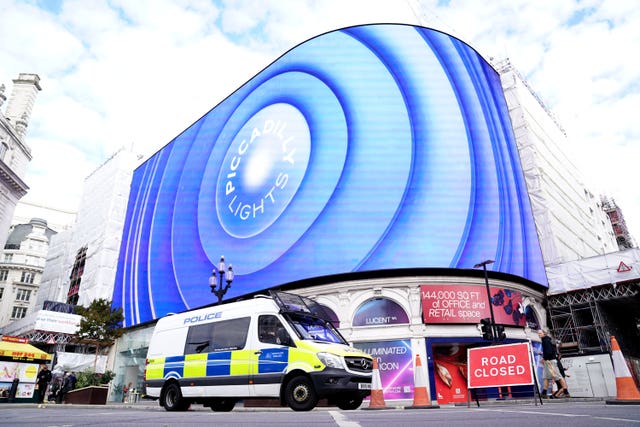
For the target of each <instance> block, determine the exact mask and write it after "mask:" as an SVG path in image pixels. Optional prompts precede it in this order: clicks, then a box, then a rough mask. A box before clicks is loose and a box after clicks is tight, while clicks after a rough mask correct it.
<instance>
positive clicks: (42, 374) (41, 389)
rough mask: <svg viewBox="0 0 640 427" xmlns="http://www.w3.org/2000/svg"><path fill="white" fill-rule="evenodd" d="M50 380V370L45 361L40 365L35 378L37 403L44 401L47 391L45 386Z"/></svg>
mask: <svg viewBox="0 0 640 427" xmlns="http://www.w3.org/2000/svg"><path fill="white" fill-rule="evenodd" d="M50 382H51V371H50V370H49V367H47V365H46V364H45V363H42V364H41V365H40V371H39V372H38V376H37V378H36V387H37V388H38V403H44V397H45V396H46V393H47V386H48V385H49V383H50Z"/></svg>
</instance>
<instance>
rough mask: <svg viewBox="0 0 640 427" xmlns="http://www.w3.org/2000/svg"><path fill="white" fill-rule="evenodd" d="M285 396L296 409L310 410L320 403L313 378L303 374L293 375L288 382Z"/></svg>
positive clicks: (290, 405)
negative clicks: (312, 381)
mask: <svg viewBox="0 0 640 427" xmlns="http://www.w3.org/2000/svg"><path fill="white" fill-rule="evenodd" d="M284 397H285V401H286V402H287V404H288V405H289V407H290V408H291V409H293V410H294V411H310V410H312V409H313V408H315V407H316V405H317V404H318V394H317V393H316V390H315V389H314V388H313V384H312V383H311V380H310V379H309V378H307V377H305V376H302V375H300V376H297V377H293V378H292V379H291V380H290V381H289V382H288V383H287V386H286V388H285V391H284Z"/></svg>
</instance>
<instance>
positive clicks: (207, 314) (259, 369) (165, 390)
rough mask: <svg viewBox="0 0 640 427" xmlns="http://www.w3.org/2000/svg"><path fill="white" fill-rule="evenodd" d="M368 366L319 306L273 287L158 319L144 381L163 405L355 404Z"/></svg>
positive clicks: (364, 388) (367, 379) (363, 392)
mask: <svg viewBox="0 0 640 427" xmlns="http://www.w3.org/2000/svg"><path fill="white" fill-rule="evenodd" d="M372 368H373V360H372V358H371V356H369V355H368V354H366V353H364V352H361V351H360V350H356V349H354V348H353V347H350V346H349V345H348V343H347V342H346V340H345V339H344V338H343V337H342V335H340V333H339V332H338V330H337V329H336V328H335V327H334V326H333V325H332V323H331V321H330V320H329V317H328V316H327V315H326V314H325V312H324V310H323V309H322V307H321V306H320V305H319V304H317V303H316V302H314V301H313V300H311V299H309V298H306V297H302V296H299V295H295V294H291V293H286V292H273V291H272V292H270V294H269V296H266V295H262V296H257V297H255V298H253V299H250V300H246V301H239V302H233V303H228V304H222V305H217V306H212V307H208V308H203V309H199V310H193V311H189V312H185V313H180V314H174V315H169V316H166V317H163V318H161V319H160V320H158V322H157V324H156V326H155V329H154V331H153V335H152V337H151V341H150V343H149V351H148V354H147V360H146V368H145V380H144V382H145V386H146V393H147V395H148V396H150V397H152V398H157V399H159V402H160V405H161V406H163V407H164V408H165V409H166V410H167V411H184V410H186V409H188V408H189V406H190V405H191V404H192V403H199V404H202V405H204V406H205V407H210V408H211V409H212V410H214V411H231V410H232V409H233V408H234V406H235V404H236V403H237V401H238V400H240V399H245V398H251V399H256V398H278V399H280V402H281V404H282V405H283V406H284V405H288V406H289V407H290V408H291V409H293V410H295V411H309V410H311V409H313V408H314V407H315V406H316V404H317V403H318V400H319V399H322V398H327V399H328V401H329V403H330V404H333V405H337V406H338V407H339V408H341V409H356V408H358V407H359V406H360V404H361V403H362V400H363V399H364V398H365V397H366V396H368V395H369V394H370V393H371V373H372Z"/></svg>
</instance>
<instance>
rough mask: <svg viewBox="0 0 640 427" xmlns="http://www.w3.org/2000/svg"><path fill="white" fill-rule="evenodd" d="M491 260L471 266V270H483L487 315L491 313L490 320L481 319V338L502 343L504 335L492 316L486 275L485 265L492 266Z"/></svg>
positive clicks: (500, 326)
mask: <svg viewBox="0 0 640 427" xmlns="http://www.w3.org/2000/svg"><path fill="white" fill-rule="evenodd" d="M493 262H494V261H493V260H492V259H488V260H486V261H482V262H479V263H477V264H476V265H474V266H473V268H480V267H482V269H483V270H484V284H485V286H486V287H487V299H488V300H489V313H491V319H481V321H480V323H482V326H481V328H482V332H483V334H482V337H483V338H484V339H488V340H491V341H494V342H495V341H502V340H504V339H505V338H506V336H505V333H504V326H502V325H496V319H495V317H494V316H493V304H492V302H491V290H490V289H489V275H488V274H487V264H493Z"/></svg>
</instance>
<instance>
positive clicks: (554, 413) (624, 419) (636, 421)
mask: <svg viewBox="0 0 640 427" xmlns="http://www.w3.org/2000/svg"><path fill="white" fill-rule="evenodd" d="M478 410H479V411H488V412H514V413H517V414H534V415H551V416H554V417H557V416H561V417H590V418H594V419H598V420H608V421H624V422H627V423H635V424H640V420H631V419H628V418H614V417H598V416H595V415H585V414H562V413H558V412H536V411H516V410H509V409H486V408H481V409H478Z"/></svg>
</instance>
